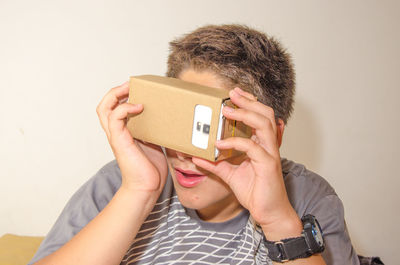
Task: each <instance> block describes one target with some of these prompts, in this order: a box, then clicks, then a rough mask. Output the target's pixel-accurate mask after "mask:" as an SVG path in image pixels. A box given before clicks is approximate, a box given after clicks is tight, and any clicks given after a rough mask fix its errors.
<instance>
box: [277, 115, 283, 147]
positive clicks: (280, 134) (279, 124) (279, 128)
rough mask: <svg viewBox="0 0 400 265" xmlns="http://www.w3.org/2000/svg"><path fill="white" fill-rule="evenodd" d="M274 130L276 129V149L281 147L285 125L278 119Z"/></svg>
mask: <svg viewBox="0 0 400 265" xmlns="http://www.w3.org/2000/svg"><path fill="white" fill-rule="evenodd" d="M276 129H277V136H276V137H277V140H278V147H281V144H282V139H283V132H284V131H285V123H284V122H283V120H281V119H278V120H277V122H276Z"/></svg>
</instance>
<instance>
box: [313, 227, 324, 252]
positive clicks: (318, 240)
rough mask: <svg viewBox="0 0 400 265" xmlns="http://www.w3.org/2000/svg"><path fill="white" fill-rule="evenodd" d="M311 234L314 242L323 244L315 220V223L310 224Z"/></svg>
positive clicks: (319, 228)
mask: <svg viewBox="0 0 400 265" xmlns="http://www.w3.org/2000/svg"><path fill="white" fill-rule="evenodd" d="M311 231H312V234H313V236H314V238H315V242H317V244H318V245H319V246H320V247H322V246H323V245H324V238H323V237H322V231H321V227H320V226H319V223H318V221H316V220H315V223H314V224H312V228H311Z"/></svg>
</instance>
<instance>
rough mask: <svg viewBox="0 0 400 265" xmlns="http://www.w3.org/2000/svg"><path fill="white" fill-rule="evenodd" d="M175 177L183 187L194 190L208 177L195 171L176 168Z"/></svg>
mask: <svg viewBox="0 0 400 265" xmlns="http://www.w3.org/2000/svg"><path fill="white" fill-rule="evenodd" d="M175 177H176V180H177V181H178V183H179V184H180V185H181V186H182V187H185V188H192V187H194V186H196V185H197V184H199V183H200V182H201V181H202V180H203V179H205V178H206V177H207V176H206V175H204V174H202V173H198V172H195V171H191V170H184V169H180V168H175Z"/></svg>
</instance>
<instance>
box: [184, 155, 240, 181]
mask: <svg viewBox="0 0 400 265" xmlns="http://www.w3.org/2000/svg"><path fill="white" fill-rule="evenodd" d="M192 162H193V163H194V164H195V165H196V166H199V167H201V168H203V169H205V170H207V171H208V172H211V173H212V174H214V175H216V176H218V177H220V178H221V179H222V180H223V181H225V182H226V183H227V184H228V185H229V183H230V176H231V175H232V173H233V171H234V168H235V166H234V165H232V164H230V163H228V162H226V161H224V160H223V161H218V162H210V161H208V160H205V159H202V158H199V157H192Z"/></svg>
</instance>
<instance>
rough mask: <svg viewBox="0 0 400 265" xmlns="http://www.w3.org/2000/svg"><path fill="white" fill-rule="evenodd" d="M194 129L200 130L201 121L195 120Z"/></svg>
mask: <svg viewBox="0 0 400 265" xmlns="http://www.w3.org/2000/svg"><path fill="white" fill-rule="evenodd" d="M196 130H198V131H200V130H201V122H199V121H198V122H197V124H196Z"/></svg>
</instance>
